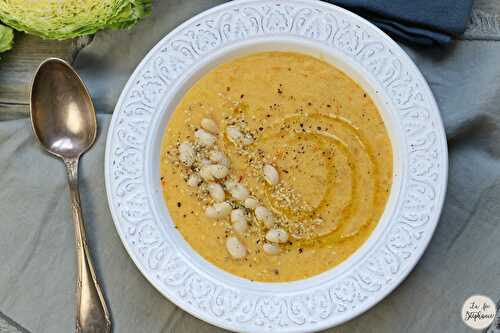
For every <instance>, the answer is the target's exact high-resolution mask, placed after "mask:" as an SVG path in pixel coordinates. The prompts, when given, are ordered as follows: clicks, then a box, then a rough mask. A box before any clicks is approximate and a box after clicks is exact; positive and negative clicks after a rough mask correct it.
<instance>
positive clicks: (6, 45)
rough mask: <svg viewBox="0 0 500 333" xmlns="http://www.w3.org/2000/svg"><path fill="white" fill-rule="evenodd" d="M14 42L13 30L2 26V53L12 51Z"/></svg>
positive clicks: (0, 39)
mask: <svg viewBox="0 0 500 333" xmlns="http://www.w3.org/2000/svg"><path fill="white" fill-rule="evenodd" d="M13 40H14V32H13V31H12V29H11V28H9V27H6V26H5V25H1V24H0V53H2V52H5V51H8V50H10V49H11V48H12V41H13Z"/></svg>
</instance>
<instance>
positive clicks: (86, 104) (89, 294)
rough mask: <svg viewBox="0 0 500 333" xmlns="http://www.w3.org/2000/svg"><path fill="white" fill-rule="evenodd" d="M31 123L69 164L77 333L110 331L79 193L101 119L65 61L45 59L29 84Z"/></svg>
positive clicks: (48, 146)
mask: <svg viewBox="0 0 500 333" xmlns="http://www.w3.org/2000/svg"><path fill="white" fill-rule="evenodd" d="M31 124H32V126H33V130H34V132H35V136H36V137H37V139H38V141H39V143H40V145H41V146H42V147H43V148H45V150H47V151H48V152H49V153H51V154H53V155H55V156H57V157H59V158H61V159H62V160H63V161H64V164H65V165H66V171H67V174H68V179H69V192H70V196H71V205H72V210H73V222H74V224H75V238H76V256H77V265H78V266H77V274H78V275H77V283H76V331H77V332H82V333H91V332H92V333H101V332H106V333H107V332H110V331H111V321H110V319H109V313H108V309H107V307H106V302H105V300H104V297H103V295H102V291H101V288H100V286H99V284H98V282H97V280H96V276H95V273H94V268H93V265H92V260H91V257H90V253H89V249H88V247H87V242H86V238H85V228H84V225H83V216H82V211H81V205H80V194H79V192H78V161H79V159H80V156H81V155H82V154H83V153H85V152H86V151H87V150H88V149H89V148H90V147H91V146H92V144H93V143H94V140H95V137H96V132H97V122H96V116H95V111H94V105H93V104H92V100H91V98H90V95H89V93H88V91H87V89H86V87H85V85H84V83H83V82H82V80H81V79H80V77H79V76H78V74H76V72H75V71H74V70H73V68H71V66H70V65H69V64H68V63H66V62H65V61H64V60H61V59H56V58H50V59H47V60H45V61H44V62H43V63H42V64H41V65H40V67H39V68H38V71H37V72H36V74H35V78H34V79H33V86H32V87H31Z"/></svg>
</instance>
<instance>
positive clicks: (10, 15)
mask: <svg viewBox="0 0 500 333" xmlns="http://www.w3.org/2000/svg"><path fill="white" fill-rule="evenodd" d="M151 1H152V0H0V21H2V22H3V23H4V24H6V25H9V26H11V27H12V28H14V29H16V30H20V31H24V32H27V33H30V34H33V35H37V36H40V37H42V38H46V39H59V40H60V39H67V38H73V37H78V36H83V35H88V34H93V33H95V32H96V31H98V30H100V29H104V28H115V29H121V28H127V27H130V26H132V25H134V24H135V23H137V21H139V20H140V19H141V18H143V17H144V16H147V15H149V14H150V13H151Z"/></svg>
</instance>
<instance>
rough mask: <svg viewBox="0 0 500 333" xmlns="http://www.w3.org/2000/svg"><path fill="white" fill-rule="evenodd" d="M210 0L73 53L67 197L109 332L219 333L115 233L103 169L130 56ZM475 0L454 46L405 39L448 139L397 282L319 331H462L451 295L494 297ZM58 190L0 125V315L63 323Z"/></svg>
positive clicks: (497, 176)
mask: <svg viewBox="0 0 500 333" xmlns="http://www.w3.org/2000/svg"><path fill="white" fill-rule="evenodd" d="M218 2H219V1H212V0H211V1H202V0H198V1H180V0H178V1H157V2H155V7H154V10H153V11H154V16H153V17H151V18H148V19H146V20H144V21H143V22H141V23H140V24H139V25H138V26H137V27H136V28H135V29H133V30H130V31H106V32H102V33H98V34H97V36H96V37H95V39H94V41H93V42H92V43H91V44H90V45H89V46H88V47H86V48H85V49H84V50H82V51H81V53H80V54H79V56H78V57H77V60H76V63H75V66H76V68H77V69H78V71H79V72H80V73H81V74H82V75H83V78H84V80H85V81H86V82H87V84H88V86H89V88H90V90H91V93H92V95H93V97H94V99H95V104H96V107H97V111H98V112H99V117H98V120H99V135H98V140H97V142H96V144H95V146H94V148H93V149H92V150H91V151H90V152H89V153H88V154H86V155H85V156H84V158H83V160H82V162H81V179H80V180H81V195H82V203H83V210H84V215H85V219H86V222H87V232H88V238H89V245H90V248H91V249H92V252H93V255H94V259H95V265H96V268H97V271H98V275H99V277H100V279H101V280H102V282H103V287H104V290H105V293H106V296H107V299H108V301H109V304H110V307H111V313H112V317H113V322H114V327H115V330H114V332H120V333H122V332H132V333H139V332H188V333H191V332H193V333H194V332H196V333H201V332H221V331H222V330H220V329H218V328H215V327H213V326H211V325H209V324H206V323H204V322H202V321H200V320H198V319H196V318H194V317H192V316H190V315H189V314H187V313H185V312H184V311H182V310H180V309H178V308H177V307H176V306H174V305H173V304H172V303H170V302H169V301H168V300H167V299H165V298H164V297H163V296H162V295H160V294H159V293H158V292H157V291H156V290H155V289H154V288H153V287H152V286H151V285H150V284H149V283H148V282H147V281H146V279H145V278H144V277H143V276H142V275H141V273H140V272H139V271H138V269H137V268H136V267H135V265H134V264H133V262H132V260H131V259H130V258H129V257H128V255H127V253H126V251H125V249H124V247H123V246H122V244H121V242H120V240H119V238H118V235H117V233H116V231H115V228H114V224H113V221H112V219H111V216H110V213H109V210H108V205H107V199H106V194H105V188H104V174H103V160H104V148H105V139H106V133H107V128H108V125H109V122H110V118H111V116H110V113H111V112H112V111H113V108H114V105H115V103H116V100H117V98H118V96H119V93H120V91H121V89H122V87H123V85H124V84H125V82H126V80H127V79H128V77H129V75H130V74H131V72H132V71H133V69H134V68H135V66H136V65H137V64H138V62H139V61H140V59H141V58H142V57H143V56H144V55H145V53H146V52H147V51H148V50H149V49H150V48H151V47H152V46H153V45H154V44H155V43H156V42H157V41H158V40H159V39H160V38H161V37H163V36H164V35H165V34H166V33H167V32H168V31H170V30H171V29H173V28H174V27H175V26H177V25H178V24H179V23H181V22H182V21H184V20H186V19H188V18H189V17H191V16H192V15H193V14H195V13H198V12H201V11H202V10H204V9H206V8H208V7H211V6H213V5H215V4H216V3H218ZM476 5H478V6H480V10H476V11H475V12H474V14H473V18H475V21H473V22H472V24H471V27H470V29H469V30H468V31H467V32H466V34H465V36H464V37H463V38H462V39H461V40H459V41H457V42H456V44H455V45H454V46H452V47H448V48H433V49H407V52H408V53H409V54H410V56H411V57H412V58H413V59H414V61H415V62H416V63H417V65H418V67H419V68H420V69H421V70H422V72H423V74H424V75H425V77H426V78H427V80H428V82H429V83H430V85H431V88H432V90H433V92H434V94H435V95H436V98H437V101H438V104H439V106H440V108H441V113H442V116H443V118H444V123H445V126H446V132H447V135H448V140H449V141H448V143H449V151H450V173H449V186H448V194H447V199H446V203H445V206H444V210H443V214H442V217H441V220H440V223H439V226H438V228H437V230H436V233H435V235H434V237H433V239H432V241H431V243H430V245H429V247H428V249H427V251H426V252H425V255H424V256H423V258H422V259H421V260H420V262H419V263H418V265H417V266H416V267H415V269H414V270H413V272H412V273H411V274H410V275H409V277H408V278H407V279H406V280H405V281H404V282H403V283H402V284H401V286H400V287H398V288H397V289H396V290H395V291H394V292H393V293H392V294H391V295H389V296H388V297H387V298H386V299H384V300H383V301H382V302H381V303H379V304H378V305H376V306H375V307H373V308H372V309H371V310H369V311H367V312H366V313H364V314H363V315H361V316H360V317H358V318H356V319H354V320H352V321H350V322H348V323H346V324H344V325H342V326H340V327H338V328H336V329H331V330H329V331H328V332H334V331H335V332H408V333H411V332H415V333H417V332H470V330H469V329H467V328H466V327H465V326H464V324H463V323H462V321H461V319H460V310H461V306H462V304H463V302H464V300H465V299H466V298H467V297H469V296H470V295H472V294H484V295H488V296H489V297H491V298H492V299H493V300H495V301H497V300H499V299H500V279H499V278H498V277H499V276H500V265H498V262H499V260H500V259H499V257H498V253H500V128H499V127H500V42H498V40H499V39H500V28H499V27H500V17H499V16H498V15H497V14H495V13H500V4H498V3H495V2H486V1H484V2H476ZM485 18H487V20H486V19H485ZM485 22H486V23H485ZM482 39H485V40H487V41H485V40H482ZM0 112H1V110H0ZM68 201H69V200H68V192H67V188H66V178H65V174H64V169H63V165H62V163H61V162H59V161H58V160H56V159H54V158H51V157H49V156H48V155H46V154H44V153H43V152H42V151H41V150H40V148H39V147H38V146H37V145H36V144H35V141H34V138H33V135H32V133H31V128H30V123H29V120H28V119H27V118H22V119H16V120H9V121H3V122H0V263H1V267H0V312H3V313H4V314H5V315H7V316H8V317H10V318H12V319H13V320H15V321H16V322H18V323H19V324H21V325H22V326H24V327H26V328H27V329H28V330H29V331H31V332H42V333H43V332H47V333H58V332H71V331H73V330H74V277H75V255H74V250H73V247H74V238H73V225H72V222H71V211H70V206H69V202H68ZM0 319H1V318H0Z"/></svg>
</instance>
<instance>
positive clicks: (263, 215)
mask: <svg viewBox="0 0 500 333" xmlns="http://www.w3.org/2000/svg"><path fill="white" fill-rule="evenodd" d="M255 217H256V218H257V220H259V221H262V222H263V223H264V225H265V226H266V227H268V228H272V227H273V226H274V223H275V222H274V217H273V214H272V213H271V212H270V211H269V209H267V208H266V207H263V206H259V207H257V208H255Z"/></svg>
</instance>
